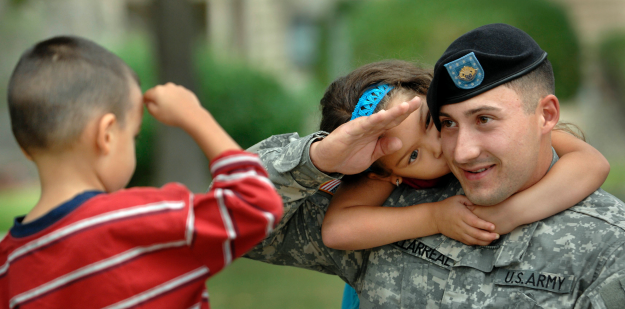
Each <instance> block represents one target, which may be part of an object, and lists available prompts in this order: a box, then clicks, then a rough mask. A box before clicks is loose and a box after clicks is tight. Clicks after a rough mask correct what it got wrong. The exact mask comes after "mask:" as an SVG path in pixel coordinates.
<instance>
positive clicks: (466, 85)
mask: <svg viewBox="0 0 625 309" xmlns="http://www.w3.org/2000/svg"><path fill="white" fill-rule="evenodd" d="M445 68H446V69H447V72H448V73H449V76H451V79H452V80H453V81H454V85H456V87H458V88H461V89H472V88H475V87H477V86H479V85H480V84H481V83H482V81H483V80H484V70H483V69H482V65H481V64H480V62H479V61H477V57H475V54H474V53H473V52H470V53H468V54H466V55H464V56H463V57H462V58H459V59H456V60H454V61H452V62H449V63H446V64H445Z"/></svg>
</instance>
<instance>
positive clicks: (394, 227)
mask: <svg viewBox="0 0 625 309" xmlns="http://www.w3.org/2000/svg"><path fill="white" fill-rule="evenodd" d="M394 187H395V186H393V185H392V184H391V183H390V182H388V181H382V180H374V179H369V178H367V177H361V178H360V179H358V180H357V181H355V182H353V183H342V184H341V186H340V187H339V189H338V190H337V192H336V194H335V195H334V196H333V197H332V201H331V203H330V206H329V208H328V211H327V212H326V215H325V219H324V221H323V225H322V226H321V234H322V237H323V242H324V244H325V245H326V246H328V247H329V248H333V249H339V250H360V249H367V248H373V247H377V246H381V245H386V244H389V243H393V242H396V241H400V240H404V239H411V238H417V237H423V236H428V235H434V234H438V233H443V234H445V235H447V236H449V237H452V238H454V239H457V240H459V241H462V242H464V243H466V244H470V245H476V244H478V245H486V244H488V243H490V242H491V241H493V240H494V239H496V238H498V237H499V236H498V235H496V234H495V233H489V232H487V231H485V230H486V229H490V230H492V229H493V228H494V225H493V224H492V223H489V222H486V221H484V220H481V219H479V218H478V217H477V216H475V215H474V214H473V213H471V211H470V210H469V209H468V208H467V207H466V205H470V202H469V201H468V199H467V198H466V197H464V196H453V197H450V198H448V199H446V200H444V201H441V202H437V203H424V204H419V205H413V206H408V207H380V205H382V203H384V201H385V200H386V199H387V198H388V196H389V195H390V194H391V192H392V191H393V189H394ZM365 205H370V206H365Z"/></svg>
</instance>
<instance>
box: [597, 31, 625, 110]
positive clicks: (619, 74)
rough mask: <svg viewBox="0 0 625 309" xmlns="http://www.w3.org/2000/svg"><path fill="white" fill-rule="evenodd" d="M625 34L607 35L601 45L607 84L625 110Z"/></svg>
mask: <svg viewBox="0 0 625 309" xmlns="http://www.w3.org/2000/svg"><path fill="white" fill-rule="evenodd" d="M623 55H625V32H614V33H611V34H608V35H606V36H605V37H604V38H603V39H602V40H601V42H600V43H599V64H600V66H601V70H602V73H603V75H604V77H605V78H604V79H605V81H606V84H607V86H608V88H609V89H610V91H611V92H612V94H613V95H614V97H615V99H616V100H617V101H618V103H619V104H620V105H621V106H622V107H624V108H625V58H624V57H623Z"/></svg>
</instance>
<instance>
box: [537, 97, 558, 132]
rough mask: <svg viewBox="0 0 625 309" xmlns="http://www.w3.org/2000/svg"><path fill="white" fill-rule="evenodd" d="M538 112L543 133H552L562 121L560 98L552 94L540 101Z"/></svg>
mask: <svg viewBox="0 0 625 309" xmlns="http://www.w3.org/2000/svg"><path fill="white" fill-rule="evenodd" d="M536 112H537V113H539V116H540V120H541V131H542V133H543V134H546V133H549V132H551V130H553V128H554V127H555V126H556V124H557V123H558V121H559V120H560V102H559V101H558V98H557V97H556V96H555V95H553V94H550V95H547V96H545V97H544V98H542V99H540V101H539V102H538V107H537V110H536Z"/></svg>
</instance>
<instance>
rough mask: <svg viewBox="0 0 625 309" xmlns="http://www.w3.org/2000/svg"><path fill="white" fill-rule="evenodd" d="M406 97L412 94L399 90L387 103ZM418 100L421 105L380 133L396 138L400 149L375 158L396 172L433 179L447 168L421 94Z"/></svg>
mask: <svg viewBox="0 0 625 309" xmlns="http://www.w3.org/2000/svg"><path fill="white" fill-rule="evenodd" d="M410 99H412V97H409V96H408V95H405V94H401V93H400V94H398V95H397V96H396V97H395V98H393V99H392V100H391V101H390V102H389V103H388V108H391V107H393V106H395V105H397V104H401V103H402V102H406V101H409V100H410ZM421 100H422V104H421V107H419V108H418V109H417V110H415V111H414V112H412V114H410V116H408V118H406V119H405V120H404V121H403V122H402V123H400V124H399V125H398V126H396V127H394V128H392V129H390V130H388V131H387V132H386V133H385V134H384V135H385V136H389V137H397V138H399V139H400V140H401V141H402V147H401V149H400V150H399V151H396V152H394V153H392V154H390V155H387V156H384V157H382V158H380V159H379V160H378V162H380V163H382V165H383V166H384V167H386V168H387V169H389V170H391V171H392V173H393V174H394V175H397V176H402V177H408V178H416V179H423V180H428V179H436V178H439V177H442V176H444V175H446V174H448V173H449V172H450V170H449V167H448V166H447V163H446V162H445V160H444V158H443V156H442V154H443V153H442V150H441V142H440V132H439V131H438V130H437V129H436V126H434V123H433V122H432V119H431V116H430V111H429V109H428V106H427V104H426V103H425V98H422V99H421Z"/></svg>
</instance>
